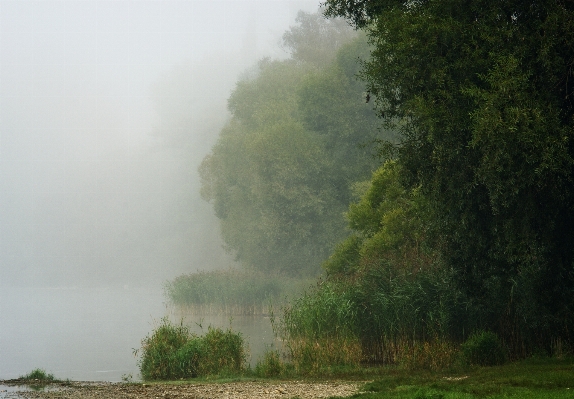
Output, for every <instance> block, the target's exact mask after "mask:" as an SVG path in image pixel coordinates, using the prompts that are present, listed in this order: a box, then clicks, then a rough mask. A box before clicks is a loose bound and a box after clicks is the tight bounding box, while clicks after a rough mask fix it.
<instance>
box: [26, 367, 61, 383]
mask: <svg viewBox="0 0 574 399" xmlns="http://www.w3.org/2000/svg"><path fill="white" fill-rule="evenodd" d="M18 379H19V380H21V381H29V382H34V383H38V382H41V383H49V382H56V381H57V380H56V379H55V378H54V376H53V375H52V374H47V373H46V371H45V370H43V369H40V368H38V369H34V370H32V371H31V372H29V373H28V374H26V375H23V376H20V377H19V378H18Z"/></svg>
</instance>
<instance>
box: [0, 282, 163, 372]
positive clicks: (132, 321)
mask: <svg viewBox="0 0 574 399" xmlns="http://www.w3.org/2000/svg"><path fill="white" fill-rule="evenodd" d="M164 301H165V300H164V298H163V295H162V293H161V289H157V290H154V289H149V288H145V289H144V288H138V289H130V288H129V287H124V288H107V289H106V288H98V289H85V288H82V289H79V288H70V287H66V288H5V287H4V288H1V289H0V379H11V378H17V377H19V376H21V375H24V374H27V373H28V372H30V371H32V370H33V369H35V368H42V369H44V370H46V371H47V372H49V373H51V374H54V376H55V377H57V378H61V379H66V378H70V379H72V380H89V381H121V379H122V375H124V374H125V375H127V374H132V375H133V376H134V377H136V376H137V375H138V368H137V359H136V358H135V357H134V355H133V348H139V346H140V342H141V339H142V338H143V337H145V336H146V335H147V334H148V333H149V332H150V331H151V330H152V329H153V326H154V324H157V322H158V321H159V319H161V317H163V316H164V315H165V314H166V306H165V304H164Z"/></svg>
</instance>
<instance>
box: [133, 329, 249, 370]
mask: <svg viewBox="0 0 574 399" xmlns="http://www.w3.org/2000/svg"><path fill="white" fill-rule="evenodd" d="M137 352H138V351H136V354H137ZM141 352H142V356H141V359H140V361H139V366H140V373H141V376H142V378H143V379H144V380H169V379H179V378H194V377H200V376H208V375H219V374H222V373H235V374H237V373H241V372H242V371H243V370H244V367H245V359H246V356H245V352H246V351H245V348H244V340H243V337H242V336H241V334H240V333H236V332H233V331H232V330H230V329H229V330H227V331H223V330H222V329H220V328H212V327H209V329H208V332H207V334H205V335H204V336H198V335H195V334H192V333H190V331H189V329H188V328H187V327H186V326H184V325H183V324H180V325H178V326H177V325H173V324H171V323H170V322H169V320H167V318H164V319H162V324H161V325H160V326H159V327H158V328H157V329H156V330H155V331H154V332H153V334H152V335H151V336H148V337H146V338H144V339H143V340H142V347H141Z"/></svg>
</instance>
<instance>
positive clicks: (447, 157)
mask: <svg viewBox="0 0 574 399" xmlns="http://www.w3.org/2000/svg"><path fill="white" fill-rule="evenodd" d="M326 13H327V14H328V15H332V16H342V17H345V18H347V19H348V20H349V21H351V22H352V23H354V24H355V26H356V27H359V28H363V29H365V30H366V31H367V32H368V34H369V37H370V39H371V42H372V43H373V45H374V50H373V51H372V54H371V56H372V58H371V59H370V61H369V62H367V64H366V66H365V68H364V72H363V76H364V78H365V79H366V80H367V82H368V90H369V91H370V93H372V95H373V96H374V97H375V98H376V105H377V109H378V111H379V112H380V114H381V115H382V116H383V117H384V118H385V119H386V121H387V123H389V124H390V125H394V126H396V127H397V128H398V129H400V130H401V133H402V141H401V144H400V145H399V146H398V148H397V153H398V162H399V163H400V164H401V176H400V178H401V181H402V182H403V184H405V186H406V187H419V186H420V189H421V191H422V194H423V195H424V196H426V197H427V198H428V199H429V201H431V204H432V206H433V207H434V209H435V212H434V213H435V214H436V219H435V221H434V223H435V224H436V227H437V229H438V231H440V234H441V236H442V238H443V242H444V247H443V248H442V252H443V257H444V259H445V261H446V262H447V264H448V266H449V267H452V268H453V270H454V271H455V274H456V282H457V285H458V287H459V288H461V289H463V290H464V292H465V293H466V295H467V297H468V298H469V301H470V302H471V303H473V304H474V305H473V306H476V307H483V308H485V309H488V312H486V313H488V316H485V320H484V322H485V323H486V324H488V325H489V327H491V328H496V329H498V330H499V331H500V332H501V333H502V334H504V335H505V336H506V337H507V338H508V337H511V336H514V337H516V336H518V337H520V338H519V339H517V340H518V341H519V340H522V341H521V343H520V344H518V345H523V344H524V342H525V341H528V340H530V341H535V340H537V339H542V337H544V338H543V339H544V340H545V342H544V344H545V345H548V343H549V342H550V338H562V339H564V338H566V339H569V340H571V341H572V340H573V339H574V338H573V336H572V331H574V329H573V327H574V317H573V315H574V295H572V292H574V291H573V290H574V238H573V237H574V184H573V183H574V182H573V172H574V169H573V166H574V163H573V161H574V159H573V155H574V142H573V138H574V98H573V89H574V3H572V2H565V1H559V0H546V1H532V0H531V1H522V0H515V1H492V0H481V1H472V2H469V1H462V0H446V1H443V0H441V1H438V0H426V1H397V0H378V1H358V0H327V2H326ZM486 313H485V314H486ZM508 319H510V320H513V322H512V323H508V322H506V321H505V320H508ZM521 329H522V331H521ZM515 342H516V341H515ZM527 343H528V342H527Z"/></svg>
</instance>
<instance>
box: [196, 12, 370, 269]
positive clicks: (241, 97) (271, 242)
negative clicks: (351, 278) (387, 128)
mask: <svg viewBox="0 0 574 399" xmlns="http://www.w3.org/2000/svg"><path fill="white" fill-rule="evenodd" d="M299 20H300V21H309V20H310V21H312V22H313V23H312V24H302V25H301V27H299V28H293V29H291V31H290V34H291V35H292V36H296V40H295V39H293V40H292V41H291V42H290V46H292V48H293V49H294V58H293V59H288V60H284V61H271V60H263V61H261V62H260V63H259V66H258V69H257V71H255V73H253V74H252V75H251V77H250V78H246V79H244V80H242V81H240V82H238V84H237V86H236V88H235V90H234V91H233V93H232V94H231V97H230V98H229V102H228V108H229V110H230V112H231V114H232V118H231V120H230V122H229V123H228V124H227V126H226V127H225V128H224V129H223V130H222V131H221V134H220V138H219V140H218V142H217V144H216V145H215V146H214V147H213V149H212V152H211V154H210V155H209V156H208V157H206V158H205V160H204V161H203V163H202V166H201V168H200V174H201V177H202V192H203V195H204V198H206V199H207V200H209V201H211V202H212V203H213V205H214V208H215V211H216V215H217V216H218V218H219V219H220V221H221V232H222V236H223V239H224V241H225V243H226V245H227V247H228V249H229V250H230V251H231V252H233V253H235V255H236V256H237V258H238V259H239V260H240V261H241V262H242V264H243V265H244V266H245V267H248V268H255V269H258V270H262V271H268V272H281V273H285V274H289V275H301V274H311V275H312V274H317V273H319V272H320V270H321V269H320V265H321V262H322V261H323V260H324V259H325V258H326V257H327V256H328V254H329V253H330V251H331V250H332V249H333V246H334V245H335V243H336V242H337V241H338V240H340V239H341V238H343V237H344V236H345V235H346V234H347V229H346V223H345V220H344V218H343V217H342V215H343V213H344V211H345V209H346V208H347V206H348V204H349V201H350V198H351V194H350V192H351V184H352V183H353V182H355V181H358V180H364V179H366V178H368V176H369V175H370V174H371V173H372V171H373V170H374V169H375V168H376V166H377V160H376V159H375V158H374V157H373V156H372V155H371V149H370V148H369V147H368V144H369V143H370V142H371V141H372V140H374V139H375V138H377V137H378V136H379V135H380V134H379V132H378V130H377V118H376V115H375V113H374V112H373V111H372V109H371V108H372V106H371V105H370V104H366V103H364V100H363V95H364V92H365V90H364V84H363V83H362V82H359V81H358V80H357V79H356V78H355V76H354V75H355V73H356V72H357V67H356V66H353V64H357V63H358V61H357V57H359V56H360V54H364V53H365V52H366V51H365V49H366V48H367V47H366V46H367V43H366V41H365V38H364V37H363V38H362V39H361V38H359V39H356V40H355V41H351V42H349V43H348V44H347V45H345V46H343V47H342V48H341V49H340V52H337V51H335V48H334V47H333V49H332V50H331V51H332V52H333V54H330V55H329V57H327V56H321V57H320V58H321V59H322V60H325V59H327V60H329V62H326V63H325V64H321V63H320V62H318V60H317V59H312V60H310V61H306V58H305V57H303V56H301V54H302V53H301V52H300V51H299V50H297V49H299V48H300V46H302V47H303V48H304V49H305V51H307V50H308V49H309V48H308V46H310V43H311V44H312V43H315V42H314V35H315V34H316V31H317V29H316V28H317V25H319V27H320V28H321V29H319V31H321V32H331V31H332V30H333V29H335V31H337V29H341V24H339V25H337V26H333V25H332V24H331V23H330V22H328V21H325V20H323V22H321V20H320V19H319V18H318V17H317V16H308V15H306V14H300V17H299ZM323 25H324V26H323ZM308 26H311V27H312V29H311V28H309V29H307V27H308ZM345 29H346V33H344V34H343V33H341V34H340V36H341V37H343V36H345V35H346V36H347V37H350V36H351V33H350V28H348V27H346V28H345ZM293 32H296V33H297V35H295V34H294V33H293ZM355 36H356V35H355ZM305 38H308V40H306V39H305ZM320 43H321V41H319V44H320ZM320 50H321V51H325V48H321V49H320ZM295 54H298V55H297V56H296V55H295ZM323 55H325V53H324V54H323Z"/></svg>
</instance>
